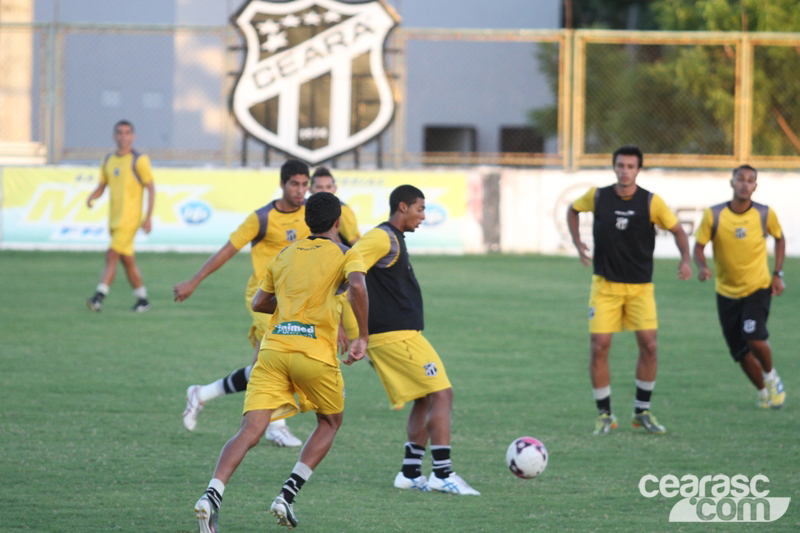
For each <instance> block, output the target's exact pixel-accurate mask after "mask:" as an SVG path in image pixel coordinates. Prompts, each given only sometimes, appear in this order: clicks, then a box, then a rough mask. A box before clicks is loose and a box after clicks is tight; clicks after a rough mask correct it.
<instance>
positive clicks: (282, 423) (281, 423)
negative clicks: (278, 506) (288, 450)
mask: <svg viewBox="0 0 800 533" xmlns="http://www.w3.org/2000/svg"><path fill="white" fill-rule="evenodd" d="M285 425H286V419H285V418H281V419H280V420H276V421H275V422H270V423H269V426H268V427H271V428H279V427H283V426H285ZM297 464H302V463H297ZM303 466H305V465H303ZM306 468H308V467H307V466H306ZM310 471H311V469H310V468H309V472H310ZM310 475H311V474H309V476H310Z"/></svg>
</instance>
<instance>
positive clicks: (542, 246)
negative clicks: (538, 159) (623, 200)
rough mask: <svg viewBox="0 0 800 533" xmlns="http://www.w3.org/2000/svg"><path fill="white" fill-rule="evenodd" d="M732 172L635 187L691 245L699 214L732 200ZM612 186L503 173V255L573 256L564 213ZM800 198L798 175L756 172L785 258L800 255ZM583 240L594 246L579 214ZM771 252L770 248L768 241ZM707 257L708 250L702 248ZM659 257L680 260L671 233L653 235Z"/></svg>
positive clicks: (599, 179)
mask: <svg viewBox="0 0 800 533" xmlns="http://www.w3.org/2000/svg"><path fill="white" fill-rule="evenodd" d="M730 179H731V173H730V172H725V171H708V172H678V171H663V170H647V169H646V170H642V172H641V173H640V174H639V176H638V178H637V180H636V183H637V184H638V185H639V186H641V187H643V188H645V189H647V190H649V191H650V192H653V193H655V194H658V195H659V196H660V197H661V198H663V199H664V202H665V203H666V204H667V206H668V207H669V208H670V209H671V210H672V212H673V213H675V215H676V216H677V217H678V221H679V222H680V223H681V224H682V226H683V229H684V231H686V233H687V234H688V235H689V242H690V245H691V246H694V239H693V238H692V236H693V235H694V232H695V231H696V229H697V227H698V226H699V224H700V220H701V218H702V216H703V210H704V209H705V208H706V207H710V206H711V205H714V204H718V203H721V202H725V201H728V200H730V199H731V198H732V196H733V190H732V189H731V186H730ZM615 182H616V177H615V175H614V172H613V171H612V170H611V169H607V170H586V171H580V172H575V173H565V172H561V171H555V170H532V171H507V172H504V173H503V176H502V180H501V185H500V187H501V191H500V197H501V200H500V217H501V227H502V232H501V235H502V241H501V249H502V251H503V252H519V253H523V252H524V253H543V254H559V253H567V254H571V255H577V252H576V251H575V246H574V245H573V244H572V238H571V237H570V234H569V230H568V228H567V209H568V208H569V206H570V205H571V204H572V202H574V201H575V200H576V199H578V197H580V196H581V195H583V194H584V193H585V192H587V191H588V190H589V189H590V188H591V187H605V186H607V185H612V184H613V183H615ZM798 197H800V175H798V174H796V173H786V172H759V173H758V188H757V190H756V191H755V193H753V201H755V202H759V203H762V204H766V205H768V206H770V208H772V209H773V210H774V211H775V213H776V214H777V215H778V220H779V221H780V223H781V226H782V227H783V230H784V233H785V234H786V253H787V255H792V256H800V212H798V211H797V210H796V209H795V208H794V205H793V203H794V199H795V198H798ZM580 230H581V240H582V241H583V242H585V243H586V244H588V245H589V247H590V248H591V245H592V215H591V213H581V215H580ZM767 246H768V249H769V251H770V253H772V251H773V250H774V244H773V243H772V239H771V238H770V242H769V243H768V245H767ZM706 253H707V255H709V256H710V255H711V248H710V247H708V248H707V249H706ZM655 255H656V256H657V257H679V253H678V249H677V247H676V246H675V241H674V238H673V236H672V234H671V233H669V232H666V231H662V230H657V234H656V249H655Z"/></svg>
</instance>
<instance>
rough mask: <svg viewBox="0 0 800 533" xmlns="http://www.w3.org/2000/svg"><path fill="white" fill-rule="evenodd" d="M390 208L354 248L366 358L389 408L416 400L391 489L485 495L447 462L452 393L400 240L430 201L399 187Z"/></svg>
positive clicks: (411, 189)
mask: <svg viewBox="0 0 800 533" xmlns="http://www.w3.org/2000/svg"><path fill="white" fill-rule="evenodd" d="M389 208H390V215H389V220H388V221H387V222H384V223H383V224H380V225H379V226H378V227H376V228H374V229H372V230H370V231H369V232H367V234H366V235H364V236H363V237H362V238H361V239H359V241H358V242H357V243H356V245H355V246H353V249H354V250H356V251H358V252H359V253H360V254H361V256H362V257H363V258H364V264H365V266H366V267H367V269H368V271H367V290H368V292H369V300H370V306H369V347H368V348H367V355H368V356H369V358H370V359H371V360H372V363H373V365H374V366H375V370H376V371H377V372H378V376H379V377H380V379H381V382H382V383H383V387H384V388H385V389H386V393H387V394H388V396H389V401H390V402H391V403H392V405H395V406H396V405H402V404H403V403H405V402H411V401H413V402H414V404H413V407H412V408H411V413H410V414H409V417H408V424H407V426H406V431H407V434H408V442H406V444H405V458H404V459H403V464H402V469H401V471H400V472H398V474H397V476H396V477H395V480H394V486H395V487H397V488H400V489H410V490H421V491H430V490H437V491H441V492H449V493H452V494H472V495H476V496H477V495H480V493H479V492H478V491H477V490H475V489H473V488H472V487H470V486H469V485H468V484H467V483H466V482H465V481H464V480H463V479H461V477H460V476H458V475H457V474H456V473H455V472H454V471H453V468H452V463H451V461H450V413H451V411H452V405H453V389H452V386H451V385H450V380H448V379H447V374H446V372H445V369H444V365H443V364H442V361H441V359H439V355H438V354H437V353H436V350H434V349H433V346H431V344H430V343H429V342H428V341H427V340H426V339H425V337H423V336H422V329H423V328H424V326H425V324H424V320H423V313H422V292H421V290H420V287H419V283H417V278H416V277H415V276H414V270H413V269H412V268H411V262H410V261H409V257H408V250H407V249H406V242H405V237H404V236H403V234H404V233H405V232H407V231H411V232H413V231H414V230H416V229H417V228H418V227H419V225H420V224H421V223H422V221H423V220H425V196H424V195H423V194H422V191H420V190H419V189H417V188H416V187H413V186H411V185H401V186H399V187H397V188H396V189H395V190H394V191H392V193H391V195H390V196H389ZM429 440H430V443H431V455H433V472H432V473H431V475H430V478H426V477H425V476H424V475H423V474H422V458H423V456H424V455H425V447H426V446H427V444H428V441H429Z"/></svg>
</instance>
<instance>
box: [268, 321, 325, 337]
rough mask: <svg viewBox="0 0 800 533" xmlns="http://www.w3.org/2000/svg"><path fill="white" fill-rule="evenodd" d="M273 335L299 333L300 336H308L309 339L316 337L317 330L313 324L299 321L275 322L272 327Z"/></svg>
mask: <svg viewBox="0 0 800 533" xmlns="http://www.w3.org/2000/svg"><path fill="white" fill-rule="evenodd" d="M272 334H273V335H299V336H301V337H308V338H309V339H316V338H317V332H316V328H315V327H314V324H302V323H300V322H281V323H280V324H275V327H274V328H273V329H272Z"/></svg>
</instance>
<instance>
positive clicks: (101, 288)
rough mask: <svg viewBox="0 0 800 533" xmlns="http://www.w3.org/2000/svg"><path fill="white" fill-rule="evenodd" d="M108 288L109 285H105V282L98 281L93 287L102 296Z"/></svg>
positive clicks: (106, 293)
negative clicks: (95, 286)
mask: <svg viewBox="0 0 800 533" xmlns="http://www.w3.org/2000/svg"><path fill="white" fill-rule="evenodd" d="M109 289H110V287H109V286H108V285H106V284H105V283H98V284H97V289H95V290H96V291H97V292H99V293H100V294H102V295H103V296H108V290H109Z"/></svg>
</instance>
